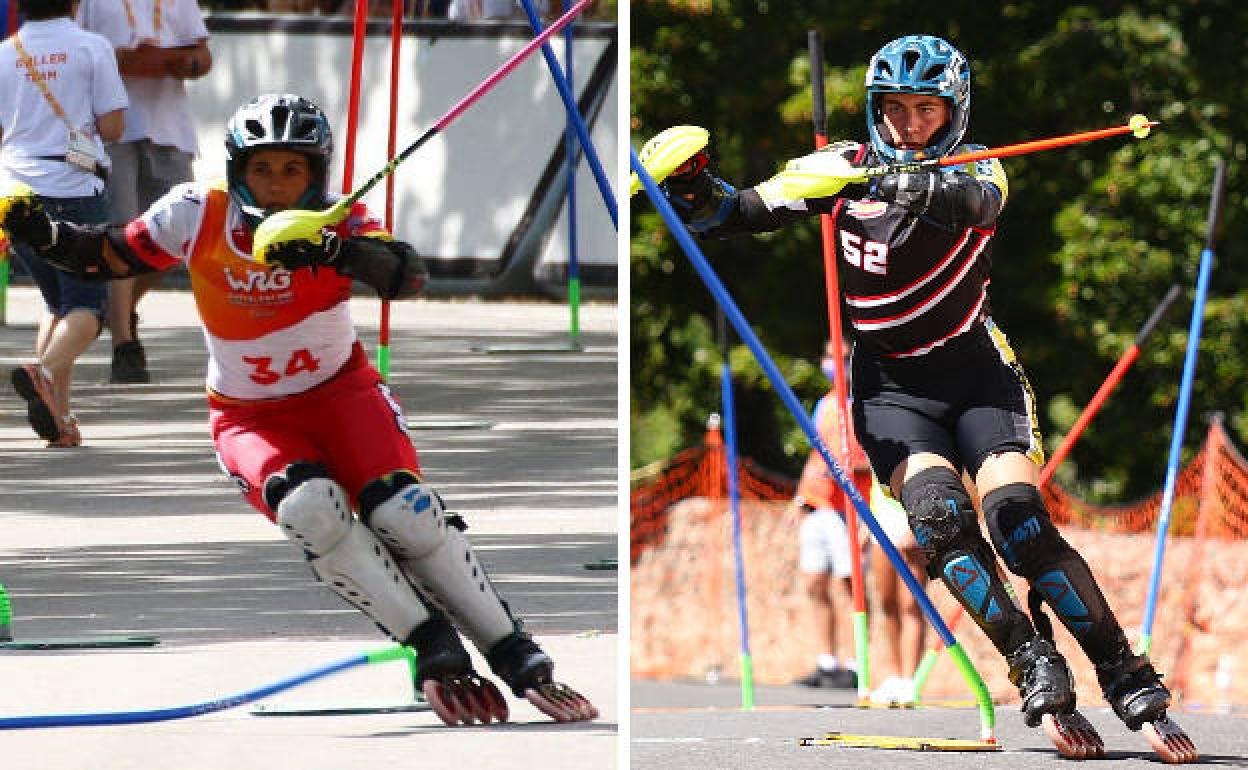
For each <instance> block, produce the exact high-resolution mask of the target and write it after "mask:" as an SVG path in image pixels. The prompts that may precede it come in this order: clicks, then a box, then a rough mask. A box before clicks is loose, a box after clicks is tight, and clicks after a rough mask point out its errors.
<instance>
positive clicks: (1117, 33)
mask: <svg viewBox="0 0 1248 770" xmlns="http://www.w3.org/2000/svg"><path fill="white" fill-rule="evenodd" d="M794 6H799V7H794ZM630 7H631V14H632V19H631V34H632V41H633V42H632V50H631V99H632V132H633V144H634V146H637V147H640V145H641V144H642V143H643V142H644V141H645V139H646V138H648V137H649V136H652V135H653V134H655V133H657V132H658V131H659V130H661V129H663V128H665V127H667V126H669V125H674V124H678V123H694V124H698V125H702V126H705V127H706V128H707V129H709V130H710V132H711V136H712V142H713V144H712V147H713V151H714V153H715V155H716V157H717V160H718V163H719V167H720V170H721V171H722V174H723V176H724V177H725V178H726V179H728V180H730V181H732V182H733V183H734V184H741V185H750V184H754V183H757V182H759V181H761V180H762V179H765V178H766V177H768V176H770V175H771V174H772V173H774V172H775V170H776V169H777V168H778V167H779V166H780V165H781V164H782V163H783V162H784V161H785V160H787V159H789V158H792V157H796V156H798V155H802V154H805V153H806V152H809V151H810V148H811V120H810V109H811V108H810V103H811V100H810V94H809V91H810V86H809V60H808V56H807V53H806V31H807V30H808V29H818V30H819V31H820V32H821V33H822V35H823V38H824V41H825V59H826V71H825V80H826V84H825V88H826V99H827V104H828V111H829V119H828V132H829V135H830V136H831V137H832V138H833V139H837V138H863V137H864V136H865V126H864V116H863V113H862V110H863V96H864V94H863V87H862V79H863V71H864V66H865V64H866V61H867V60H868V59H869V58H870V56H871V54H872V53H873V52H874V51H875V50H876V49H877V48H878V47H879V46H880V45H881V44H883V43H884V42H886V41H887V40H890V39H893V38H895V37H899V36H901V35H904V34H910V33H914V32H926V33H930V34H937V35H941V36H943V37H946V38H947V39H949V40H951V41H952V42H954V44H955V45H958V46H959V47H960V48H962V50H963V51H965V52H966V53H967V54H968V56H969V57H970V59H971V63H972V71H973V98H972V118H971V130H970V132H969V133H968V139H970V140H972V141H976V142H980V143H982V144H987V145H989V146H996V145H1001V144H1007V143H1013V142H1018V141H1024V140H1027V139H1031V138H1039V137H1044V136H1054V135H1059V134H1066V133H1071V132H1075V131H1081V130H1087V129H1090V128H1097V127H1101V126H1106V125H1113V124H1116V123H1120V122H1123V121H1125V120H1126V118H1127V117H1128V116H1129V115H1130V114H1132V113H1136V112H1141V113H1144V114H1147V115H1149V116H1150V117H1154V118H1157V119H1160V120H1162V121H1163V124H1162V126H1161V127H1160V128H1159V129H1157V130H1155V131H1154V132H1153V135H1152V136H1151V137H1150V138H1148V139H1147V140H1144V141H1132V140H1108V141H1103V142H1097V143H1092V144H1087V145H1083V146H1080V147H1077V148H1071V149H1067V150H1061V151H1054V152H1047V153H1037V154H1034V155H1029V156H1023V157H1018V158H1011V159H1009V160H1007V161H1005V164H1006V169H1007V172H1008V174H1009V177H1010V198H1009V205H1008V206H1007V208H1006V211H1005V214H1004V215H1003V217H1002V220H1001V222H1000V229H999V231H998V237H997V245H996V248H995V251H994V278H993V284H992V289H991V293H992V298H993V314H994V316H995V317H996V318H997V319H998V321H1000V322H1001V324H1002V326H1003V327H1004V328H1005V329H1007V330H1008V332H1009V334H1010V336H1011V339H1012V341H1013V343H1014V346H1015V348H1016V349H1017V350H1018V351H1019V354H1020V357H1021V358H1022V360H1023V361H1024V363H1025V364H1026V366H1027V368H1028V372H1029V374H1030V376H1031V379H1032V381H1033V383H1034V385H1035V386H1036V391H1037V396H1038V398H1039V399H1040V412H1041V417H1042V420H1043V425H1042V428H1043V429H1044V432H1045V434H1046V436H1047V439H1048V441H1049V443H1050V447H1052V446H1056V444H1057V443H1058V441H1059V440H1060V439H1061V437H1062V436H1063V434H1064V433H1065V432H1066V431H1067V430H1068V429H1069V427H1070V426H1071V425H1072V424H1073V422H1074V420H1075V418H1076V416H1077V415H1078V413H1079V410H1080V409H1082V407H1083V406H1084V404H1086V402H1087V401H1088V399H1089V398H1090V397H1091V395H1092V394H1093V393H1094V392H1095V390H1096V388H1097V387H1098V386H1099V385H1100V383H1101V381H1102V380H1103V379H1104V377H1105V375H1106V374H1107V373H1108V372H1109V371H1110V369H1111V368H1112V367H1113V365H1114V363H1115V361H1116V360H1117V359H1118V357H1119V356H1120V355H1121V354H1122V353H1123V352H1124V351H1125V350H1126V348H1127V347H1128V346H1129V345H1130V344H1131V342H1132V338H1133V336H1134V334H1135V332H1136V330H1137V329H1138V327H1139V325H1140V324H1141V323H1142V322H1143V320H1144V318H1145V317H1146V316H1147V315H1148V313H1149V312H1150V311H1151V309H1152V308H1153V306H1154V305H1155V304H1156V303H1157V302H1158V301H1159V300H1160V298H1161V297H1162V295H1163V294H1164V293H1165V292H1166V290H1167V288H1168V287H1169V286H1170V285H1171V284H1172V283H1177V284H1179V285H1180V286H1181V287H1183V289H1184V295H1183V298H1182V299H1181V300H1180V301H1179V302H1177V303H1176V305H1175V307H1174V308H1173V309H1172V311H1171V314H1170V316H1169V318H1168V319H1167V321H1166V322H1165V323H1164V324H1163V325H1162V327H1161V328H1160V329H1159V330H1158V333H1157V334H1156V335H1155V336H1154V337H1153V338H1152V339H1150V341H1149V344H1148V346H1147V347H1146V350H1145V353H1144V355H1143V356H1142V357H1141V359H1140V360H1139V361H1138V362H1137V363H1136V364H1135V367H1134V369H1133V370H1132V372H1131V373H1130V374H1128V376H1127V377H1126V379H1125V381H1124V382H1123V383H1122V385H1121V386H1120V388H1119V390H1118V391H1117V392H1116V393H1115V395H1114V397H1113V398H1111V399H1110V400H1109V402H1108V403H1107V405H1106V406H1105V408H1104V409H1103V411H1102V412H1101V414H1100V415H1099V416H1098V417H1097V419H1096V421H1095V422H1094V423H1093V424H1092V427H1091V428H1090V429H1089V430H1088V432H1087V434H1086V435H1085V436H1084V437H1083V438H1082V439H1081V441H1080V444H1079V447H1078V449H1077V450H1076V452H1075V453H1074V456H1073V458H1072V460H1071V461H1069V462H1068V464H1067V467H1066V468H1064V469H1063V473H1062V475H1061V476H1060V477H1059V478H1060V479H1061V480H1062V481H1063V482H1064V483H1066V484H1067V485H1074V486H1075V487H1076V488H1077V490H1078V491H1079V492H1081V493H1083V494H1088V495H1091V496H1093V497H1096V498H1098V499H1107V498H1112V499H1121V498H1122V497H1124V496H1135V495H1140V494H1144V493H1146V492H1148V491H1150V490H1153V489H1155V488H1157V487H1158V486H1159V485H1160V483H1161V480H1162V475H1163V471H1164V467H1165V462H1166V452H1167V448H1168V445H1169V441H1170V434H1171V426H1172V423H1173V419H1174V411H1175V404H1176V401H1177V398H1178V390H1179V375H1180V371H1181V366H1182V360H1183V355H1184V349H1185V345H1186V343H1187V333H1186V330H1187V325H1188V319H1189V317H1190V314H1191V311H1192V300H1193V297H1194V289H1195V285H1196V271H1197V266H1198V264H1199V260H1200V253H1201V248H1202V246H1203V239H1204V228H1205V213H1206V211H1207V208H1208V200H1209V188H1210V183H1211V179H1212V174H1213V166H1214V163H1215V160H1216V159H1218V158H1222V159H1227V160H1230V161H1231V162H1232V163H1231V167H1230V175H1229V177H1228V187H1227V196H1226V202H1225V213H1224V217H1223V219H1224V221H1225V226H1224V228H1223V232H1222V237H1221V239H1220V241H1219V245H1218V248H1217V252H1218V255H1219V257H1218V260H1217V262H1218V264H1217V265H1215V267H1214V271H1213V282H1212V287H1211V290H1210V294H1209V302H1208V306H1207V309H1206V314H1205V331H1204V334H1203V337H1202V346H1201V357H1200V366H1199V369H1198V372H1197V378H1196V382H1195V388H1194V391H1193V408H1192V419H1191V420H1190V421H1189V431H1188V433H1187V442H1186V446H1187V447H1188V451H1189V454H1190V452H1191V451H1194V450H1195V448H1196V446H1197V445H1198V443H1199V439H1200V436H1201V435H1203V423H1202V421H1201V419H1200V417H1201V414H1202V413H1204V412H1206V411H1210V410H1214V409H1218V410H1222V411H1225V412H1227V413H1228V416H1229V420H1228V425H1229V427H1230V428H1231V429H1232V430H1233V432H1234V433H1236V434H1237V435H1238V436H1239V437H1240V438H1241V439H1242V438H1243V437H1244V436H1246V435H1248V389H1245V387H1244V385H1245V383H1248V363H1246V362H1248V349H1246V348H1248V334H1245V329H1244V323H1245V321H1244V320H1243V319H1244V318H1245V314H1244V312H1243V310H1244V306H1245V304H1246V303H1248V279H1245V277H1244V274H1243V271H1241V270H1237V269H1235V267H1234V265H1235V264H1236V262H1237V261H1240V260H1242V257H1239V256H1238V255H1237V253H1236V252H1237V250H1238V248H1239V247H1240V246H1241V245H1242V244H1243V243H1244V242H1245V235H1246V233H1245V227H1248V225H1245V223H1244V221H1243V220H1244V218H1243V217H1242V216H1238V215H1239V214H1242V212H1243V208H1244V196H1243V192H1242V190H1241V189H1240V185H1239V183H1238V180H1239V178H1240V174H1239V171H1238V163H1237V162H1239V161H1242V160H1243V156H1244V154H1245V146H1244V144H1243V141H1242V137H1244V136H1245V129H1248V125H1245V124H1246V123H1248V110H1245V109H1244V107H1245V101H1248V97H1246V96H1245V94H1244V92H1243V88H1242V84H1243V83H1244V82H1245V75H1248V51H1246V50H1245V46H1244V45H1243V30H1245V29H1248V11H1245V10H1242V9H1240V8H1239V7H1238V5H1234V4H1232V3H1230V2H1202V3H1199V4H1169V3H1162V2H1143V3H1134V4H1131V5H1128V6H1125V7H1124V6H1123V5H1122V4H1120V3H1087V4H1082V5H1079V6H1068V7H1065V8H1060V7H1050V6H1049V5H1048V4H1043V3H1026V2H1019V3H1007V4H1004V5H1002V6H1001V8H1000V12H999V14H998V15H995V16H994V15H993V14H987V13H984V12H983V8H982V4H978V3H971V2H963V1H960V0H954V1H951V2H945V3H941V4H939V5H929V6H914V5H913V4H908V3H907V4H903V3H900V2H893V1H892V0H883V1H882V2H876V3H873V4H871V5H870V6H869V7H866V8H859V7H853V6H852V5H849V4H845V3H839V2H831V1H830V0H816V1H815V2H803V3H776V2H760V1H758V0H754V1H750V2H747V1H746V0H703V1H701V2H696V1H693V0H689V1H687V2H678V1H677V0H668V1H667V2H633V3H632V4H631V6H630ZM632 213H633V219H632V221H633V227H632V234H631V237H632V259H631V262H632V265H631V269H632V278H631V298H632V299H631V302H632V308H631V310H632V321H631V330H630V331H631V361H632V371H631V377H632V403H631V405H630V414H631V416H632V426H631V430H630V434H631V437H632V462H633V463H634V465H640V464H643V463H646V462H650V461H653V460H655V459H659V458H662V457H666V456H669V455H670V454H671V453H672V452H673V451H675V450H677V449H679V448H682V447H684V446H687V445H690V444H692V443H694V442H696V441H697V440H698V438H699V436H700V435H701V432H702V430H703V422H704V420H705V417H706V415H707V414H708V413H709V412H713V411H717V410H718V408H719V406H718V404H719V387H718V381H717V378H718V372H719V367H720V365H721V358H720V354H719V353H718V350H717V347H716V345H715V335H714V333H713V330H714V321H713V318H714V312H715V311H714V304H713V302H712V300H711V299H710V297H709V295H708V293H707V292H706V290H705V289H704V288H703V286H702V284H701V282H700V281H699V280H698V279H697V276H696V275H695V274H694V273H693V271H692V269H691V268H690V267H689V265H688V264H687V260H686V258H685V257H684V255H683V254H682V253H681V252H680V250H679V247H678V246H677V245H676V244H675V242H674V240H673V239H672V238H671V237H670V235H669V234H667V233H666V231H665V230H664V226H663V223H662V221H661V220H660V219H659V218H658V216H657V214H656V213H655V212H654V211H653V209H652V207H651V206H650V205H649V203H648V201H646V200H645V196H644V194H642V195H639V196H638V198H637V199H635V201H634V203H633V207H632ZM702 245H703V246H704V249H705V251H706V253H707V255H708V257H709V258H710V259H711V261H712V263H713V264H714V265H715V267H716V269H717V270H718V271H719V272H720V275H721V277H722V278H723V279H724V282H725V283H726V285H727V286H728V287H729V290H730V291H731V292H732V293H733V295H734V297H735V298H736V299H737V301H738V303H739V304H740V306H741V308H742V310H743V312H744V313H745V315H746V316H747V317H748V318H749V319H750V321H751V323H752V324H754V329H755V331H756V332H758V334H759V335H760V337H761V338H762V340H763V342H764V344H765V345H766V346H767V347H768V349H769V350H770V351H771V352H772V353H773V354H775V356H776V358H777V361H778V363H779V365H780V366H781V369H782V370H783V371H784V372H785V374H786V376H788V377H789V379H790V383H791V384H793V385H794V386H795V388H796V389H797V391H798V393H799V394H800V395H801V396H802V397H803V399H804V400H806V401H807V402H808V403H813V401H814V400H815V398H817V397H818V395H820V393H821V392H822V391H823V390H824V389H825V388H826V383H825V382H824V381H823V380H822V378H821V377H820V376H819V374H818V372H817V370H816V369H815V367H814V365H813V362H814V361H815V360H817V358H818V356H819V353H820V351H821V349H822V344H823V340H824V338H825V337H826V336H827V318H826V308H825V302H824V288H823V271H822V258H821V256H820V244H819V230H818V224H817V222H816V221H815V220H811V221H810V222H809V223H803V224H799V225H795V226H793V227H790V228H787V229H785V230H783V231H781V232H778V233H773V234H769V235H765V236H753V237H750V236H745V237H738V238H734V239H729V240H724V241H704V242H702ZM731 361H732V367H733V371H734V375H735V377H736V378H737V383H738V387H739V389H740V395H739V396H738V406H739V409H740V410H741V411H742V413H743V414H742V415H741V427H740V435H741V442H742V451H743V453H745V454H748V455H750V456H753V457H755V458H758V459H759V460H760V461H762V462H764V463H765V464H768V465H771V466H773V467H778V468H782V469H786V470H789V471H792V472H795V471H796V470H797V468H798V467H799V464H800V460H801V457H802V455H803V454H804V452H805V444H804V441H803V440H802V439H801V436H800V433H799V432H798V431H797V430H796V427H795V424H794V422H793V421H792V419H791V418H790V417H789V416H788V415H787V413H786V412H785V411H784V409H783V407H782V406H781V405H780V404H779V402H778V400H777V399H775V398H774V394H772V393H771V392H770V388H769V387H768V386H767V385H766V383H765V382H764V381H763V378H762V376H761V373H760V372H759V371H758V369H757V367H756V366H755V365H754V364H753V362H752V361H751V360H750V357H749V356H748V353H747V352H746V351H744V350H742V349H740V348H737V349H734V352H733V355H732V357H731Z"/></svg>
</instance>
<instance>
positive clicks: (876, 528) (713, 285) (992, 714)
mask: <svg viewBox="0 0 1248 770" xmlns="http://www.w3.org/2000/svg"><path fill="white" fill-rule="evenodd" d="M629 163H630V165H631V166H632V168H633V171H635V172H637V178H638V179H639V180H641V183H642V186H643V187H645V190H646V195H649V196H650V200H651V202H652V203H654V207H655V208H656V209H658V211H659V214H661V215H662V217H663V221H664V222H666V223H667V227H668V229H669V230H670V231H671V233H672V235H673V237H675V238H676V242H677V243H679V244H680V247H681V248H682V249H683V250H684V252H685V255H686V256H687V257H688V258H689V261H690V263H692V264H693V267H694V269H695V270H697V271H698V275H699V276H700V277H701V278H702V282H703V283H704V284H706V287H707V289H709V290H710V292H711V295H712V296H713V297H714V298H715V302H716V304H718V305H719V307H720V309H721V310H722V311H723V312H724V314H725V315H726V316H727V317H728V320H729V321H731V322H732V326H733V328H734V329H736V331H737V336H739V337H740V338H741V339H742V341H743V342H745V344H746V346H747V347H748V348H749V349H750V352H751V353H752V354H753V355H754V360H756V361H758V365H759V366H761V367H762V369H763V372H764V373H765V374H766V375H767V379H768V380H769V381H770V382H771V386H772V387H773V388H775V389H776V393H777V394H779V396H780V400H781V401H783V402H784V405H785V407H786V408H787V409H788V410H789V412H790V413H791V414H792V415H793V418H794V419H795V420H797V424H798V425H799V426H801V429H802V432H803V433H805V434H806V440H807V441H808V442H810V445H811V446H812V447H814V448H815V449H816V450H817V451H818V452H819V456H820V457H822V458H823V462H824V464H825V465H827V466H828V472H829V473H830V474H832V478H834V479H836V483H837V484H838V485H840V487H841V489H842V490H843V491H844V492H845V496H846V497H847V498H848V499H849V501H850V502H851V503H853V505H854V509H855V510H856V511H857V513H858V520H859V521H861V522H863V523H864V524H866V525H867V529H870V530H871V533H872V534H874V535H875V539H876V541H877V542H878V543H879V544H880V547H881V548H882V549H884V555H885V556H887V557H888V560H889V561H890V562H892V563H893V567H894V568H895V569H896V570H897V574H898V575H899V576H900V577H901V579H902V581H903V582H905V584H906V588H908V589H909V590H910V593H911V594H912V595H913V596H914V599H915V601H917V602H918V603H919V608H920V609H921V610H922V611H923V614H924V615H925V616H927V621H928V622H929V623H931V624H932V627H933V628H935V629H936V634H937V636H939V637H940V638H941V641H943V642H944V643H945V648H946V649H947V650H948V652H949V658H950V659H951V660H952V661H953V662H954V664H955V665H957V667H958V670H959V671H960V672H961V674H962V676H963V677H964V678H965V679H966V682H967V684H968V685H970V687H971V689H972V690H973V691H974V693H975V700H976V702H977V704H978V706H979V720H980V737H981V738H982V739H983V740H985V741H989V742H995V740H996V739H995V738H994V737H993V734H992V733H993V726H994V725H995V724H996V719H997V717H996V711H995V710H994V708H993V704H992V694H991V693H989V692H988V687H987V685H985V684H984V680H983V678H982V677H981V676H980V675H979V672H978V671H976V670H975V665H974V664H973V663H971V659H970V658H969V657H968V656H967V654H966V650H964V649H963V648H962V645H961V644H959V643H958V640H957V639H956V638H954V636H953V632H952V631H950V630H949V626H948V625H946V624H945V621H944V619H943V618H941V617H940V613H939V612H937V611H936V606H935V605H933V604H932V600H931V599H930V598H928V596H927V593H926V592H925V591H924V590H923V586H922V585H920V584H919V581H918V580H916V579H915V577H914V575H913V574H912V573H911V572H910V569H909V568H908V567H907V566H906V562H905V560H904V559H902V558H901V554H900V553H898V552H897V548H896V547H895V546H894V545H893V543H892V541H891V540H889V539H888V535H887V534H885V532H884V530H883V529H882V528H881V527H880V524H879V522H877V521H876V520H875V515H874V514H872V513H871V508H870V506H868V505H867V501H866V500H864V499H863V497H862V494H861V493H860V492H859V491H858V488H857V487H855V486H854V483H853V480H852V479H851V478H850V477H849V476H848V475H847V474H846V473H845V469H844V468H842V467H841V466H840V464H839V463H837V462H836V460H835V459H833V457H832V452H831V451H830V450H829V449H828V447H827V445H826V444H824V443H823V439H822V438H821V437H820V436H819V431H818V430H816V429H815V423H814V421H813V420H811V419H810V416H809V415H807V414H806V410H805V409H803V408H802V403H801V402H800V401H798V400H797V395H796V394H794V393H793V389H792V388H790V387H789V383H788V382H786V381H785V379H784V377H783V376H782V375H781V374H780V370H779V369H777V368H776V364H775V362H773V361H772V360H771V356H769V355H768V354H767V351H766V350H765V349H764V348H763V344H762V343H761V342H760V341H759V339H758V336H757V335H756V334H754V330H753V329H751V328H750V324H749V322H748V321H747V320H746V319H745V316H743V315H742V314H741V311H740V310H738V309H737V305H736V303H735V302H733V300H732V297H731V295H729V294H728V290H727V289H726V288H724V284H723V282H722V281H720V280H719V276H717V275H715V271H714V270H712V269H711V265H710V263H709V262H707V260H706V257H705V256H704V255H703V254H702V250H701V249H699V248H698V245H697V244H696V243H694V241H693V237H692V236H690V235H689V231H688V230H687V229H685V225H684V223H683V222H681V220H680V217H678V216H677V215H676V211H675V209H673V208H672V204H670V203H668V201H667V197H666V196H665V195H663V193H662V192H661V191H660V190H659V188H658V185H656V184H655V183H654V179H653V178H652V177H651V176H650V174H649V172H647V171H646V167H645V166H643V165H642V164H641V160H640V159H639V158H638V157H637V151H636V150H635V149H633V148H632V147H630V148H629Z"/></svg>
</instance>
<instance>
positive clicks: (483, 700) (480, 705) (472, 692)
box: [463, 676, 508, 725]
mask: <svg viewBox="0 0 1248 770" xmlns="http://www.w3.org/2000/svg"><path fill="white" fill-rule="evenodd" d="M463 702H464V704H465V706H466V707H467V709H468V710H469V711H470V712H471V713H472V715H473V716H474V717H476V719H477V721H478V722H480V723H481V724H483V725H488V724H489V723H490V722H491V721H494V722H505V721H506V720H507V715H508V714H507V702H506V701H505V700H503V695H502V693H500V692H499V691H498V688H497V687H495V686H494V683H493V682H491V681H489V680H488V679H481V678H479V677H476V676H473V677H469V678H467V679H465V680H464V693H463Z"/></svg>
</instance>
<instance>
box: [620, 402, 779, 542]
mask: <svg viewBox="0 0 1248 770" xmlns="http://www.w3.org/2000/svg"><path fill="white" fill-rule="evenodd" d="M737 465H738V468H739V472H738V474H737V493H738V494H739V495H740V497H741V499H742V500H788V499H789V498H791V497H793V494H794V491H795V490H796V489H797V482H796V481H794V480H792V479H789V478H786V477H784V476H782V475H780V474H778V473H773V472H771V471H768V470H766V469H764V468H762V467H761V466H759V465H758V464H757V463H755V462H754V461H753V460H750V459H749V458H740V459H739V461H738V463H737ZM727 467H728V457H727V452H726V451H725V450H724V439H723V435H722V434H721V433H720V431H719V426H718V423H716V422H712V423H711V427H710V428H708V429H707V431H706V440H705V441H704V442H703V443H702V445H701V446H697V447H693V448H691V449H686V450H685V451H683V452H681V453H679V454H677V455H676V456H675V457H673V458H672V459H671V460H670V461H668V462H666V463H663V464H662V465H661V466H660V467H658V468H656V469H653V470H651V471H649V472H647V471H644V470H643V471H641V472H640V473H635V474H634V475H633V481H632V485H631V486H632V489H631V490H630V492H629V501H628V505H629V511H630V512H631V517H630V518H631V523H630V525H629V538H630V540H629V542H630V558H631V561H632V563H634V564H635V563H636V562H637V559H639V558H640V557H641V554H642V552H644V551H645V550H646V549H647V548H649V547H651V546H654V545H658V544H659V543H662V542H663V538H664V537H665V536H666V534H667V521H668V509H669V508H671V507H672V505H673V504H674V503H676V502H678V501H680V500H684V499H686V498H691V497H712V498H725V497H727V496H728V475H727V472H726V468H727Z"/></svg>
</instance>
